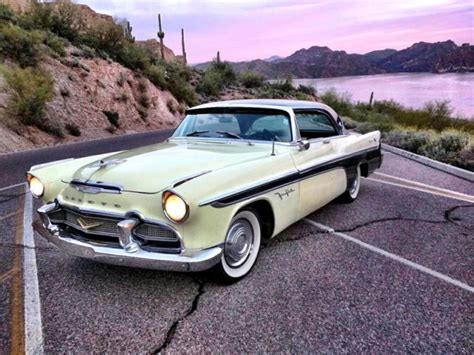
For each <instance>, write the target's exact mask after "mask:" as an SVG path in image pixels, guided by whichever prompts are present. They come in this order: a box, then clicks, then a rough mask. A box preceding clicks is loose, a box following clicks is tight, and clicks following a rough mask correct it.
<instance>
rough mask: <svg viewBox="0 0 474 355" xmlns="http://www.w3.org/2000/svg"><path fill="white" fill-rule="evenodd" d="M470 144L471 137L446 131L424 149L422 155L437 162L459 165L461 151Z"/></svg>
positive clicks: (462, 133)
mask: <svg viewBox="0 0 474 355" xmlns="http://www.w3.org/2000/svg"><path fill="white" fill-rule="evenodd" d="M468 144H469V135H468V134H466V133H464V132H458V131H452V130H448V131H444V132H441V134H439V135H437V136H436V137H435V138H434V139H433V140H432V141H430V142H429V144H426V145H425V146H424V147H422V149H421V151H420V153H421V154H423V155H425V156H427V157H429V158H431V159H435V160H439V161H442V162H445V163H448V164H453V165H458V161H459V159H460V153H461V151H462V150H463V149H464V148H466V147H467V145H468Z"/></svg>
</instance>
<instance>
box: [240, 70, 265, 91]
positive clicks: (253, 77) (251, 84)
mask: <svg viewBox="0 0 474 355" xmlns="http://www.w3.org/2000/svg"><path fill="white" fill-rule="evenodd" d="M239 79H240V81H241V82H242V85H243V86H245V87H246V88H259V87H262V86H263V84H264V83H265V78H264V77H263V75H260V74H258V73H256V72H252V71H246V72H243V73H240V75H239Z"/></svg>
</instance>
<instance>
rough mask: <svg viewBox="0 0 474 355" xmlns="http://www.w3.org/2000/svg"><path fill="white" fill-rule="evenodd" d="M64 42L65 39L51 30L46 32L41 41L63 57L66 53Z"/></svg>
mask: <svg viewBox="0 0 474 355" xmlns="http://www.w3.org/2000/svg"><path fill="white" fill-rule="evenodd" d="M66 42H67V41H65V40H64V39H62V38H61V37H58V36H56V35H55V34H53V33H51V32H46V33H45V34H44V37H43V43H44V44H45V45H47V46H48V47H49V48H51V49H52V50H53V51H54V52H55V53H57V54H59V55H60V56H61V57H64V56H65V55H66V49H65V46H66Z"/></svg>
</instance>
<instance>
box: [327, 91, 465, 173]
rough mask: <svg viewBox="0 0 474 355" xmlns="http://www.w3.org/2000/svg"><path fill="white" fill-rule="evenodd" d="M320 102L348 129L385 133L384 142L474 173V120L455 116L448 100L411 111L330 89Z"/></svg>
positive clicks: (400, 106)
mask: <svg viewBox="0 0 474 355" xmlns="http://www.w3.org/2000/svg"><path fill="white" fill-rule="evenodd" d="M321 100H322V101H323V102H325V103H326V104H328V105H330V106H331V107H333V108H334V109H335V110H336V111H337V112H338V113H339V114H340V115H341V116H342V117H343V120H344V122H345V124H346V126H347V128H349V129H351V128H352V129H355V130H356V131H358V132H360V133H366V132H370V131H373V130H380V131H381V132H382V140H383V142H384V143H387V144H390V145H393V146H395V147H398V148H401V149H405V150H408V151H410V152H413V153H416V154H420V155H424V156H426V157H428V158H431V159H435V160H438V161H441V162H444V163H447V164H452V165H455V166H458V167H461V168H464V169H467V170H470V171H474V121H473V120H466V119H460V118H456V117H453V110H452V108H451V107H450V105H449V102H448V101H435V102H428V103H426V104H425V106H424V107H423V108H421V109H411V108H406V107H403V106H402V105H400V104H399V103H397V102H395V101H393V100H389V101H387V100H384V101H375V102H374V103H373V104H372V106H370V105H369V104H366V103H361V102H358V103H353V102H352V101H351V97H350V96H349V95H347V94H341V93H338V92H336V91H335V90H329V91H327V92H325V93H323V94H322V95H321Z"/></svg>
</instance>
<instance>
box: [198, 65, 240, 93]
mask: <svg viewBox="0 0 474 355" xmlns="http://www.w3.org/2000/svg"><path fill="white" fill-rule="evenodd" d="M236 79H237V75H236V74H235V72H234V69H233V68H232V65H231V64H230V63H228V62H213V63H212V64H211V65H210V66H209V68H207V70H206V71H205V72H204V75H203V76H202V78H201V81H200V83H199V84H198V87H197V89H198V91H200V92H202V93H203V94H205V95H209V96H217V95H218V94H219V93H220V91H221V90H222V89H224V87H226V86H229V85H231V84H234V83H235V82H236Z"/></svg>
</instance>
